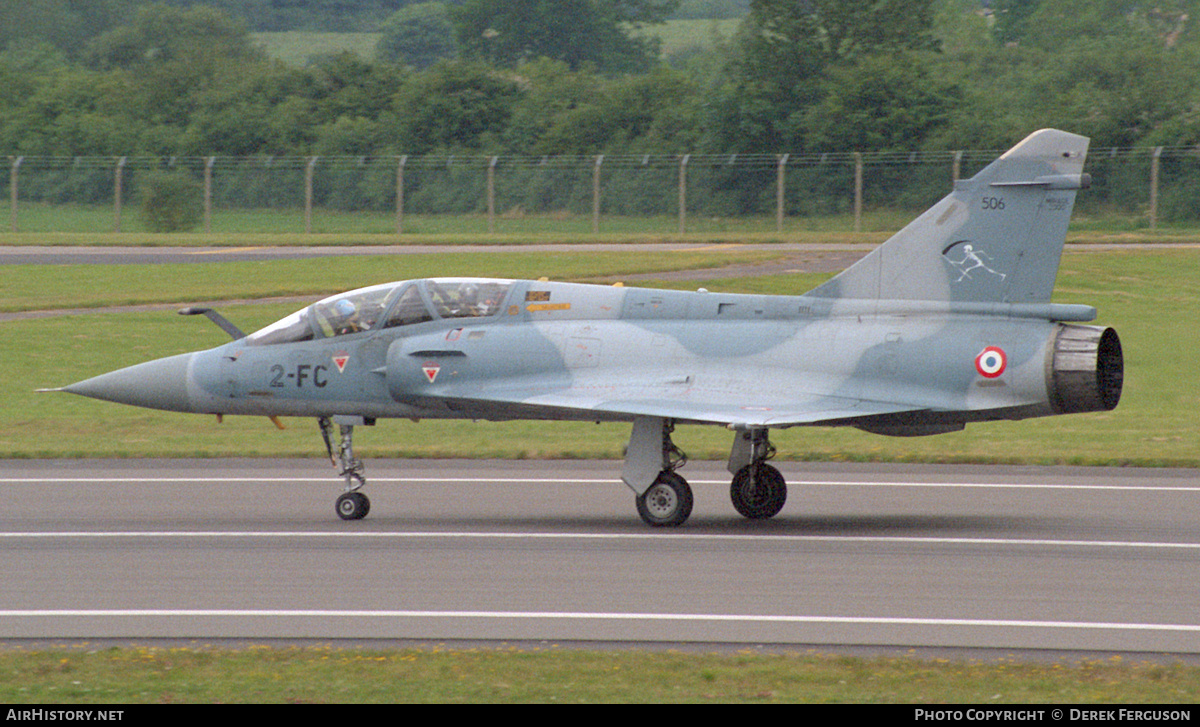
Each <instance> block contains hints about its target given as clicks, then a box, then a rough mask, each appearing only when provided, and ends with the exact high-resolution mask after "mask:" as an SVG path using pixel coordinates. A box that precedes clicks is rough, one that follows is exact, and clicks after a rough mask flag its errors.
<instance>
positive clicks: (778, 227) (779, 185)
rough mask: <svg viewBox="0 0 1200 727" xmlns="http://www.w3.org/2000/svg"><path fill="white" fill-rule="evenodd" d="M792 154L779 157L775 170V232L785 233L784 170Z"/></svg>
mask: <svg viewBox="0 0 1200 727" xmlns="http://www.w3.org/2000/svg"><path fill="white" fill-rule="evenodd" d="M789 156H791V154H784V155H783V156H781V157H779V165H778V166H777V167H776V169H775V231H776V232H783V205H784V199H783V177H784V168H785V167H786V166H787V162H788V157H789Z"/></svg>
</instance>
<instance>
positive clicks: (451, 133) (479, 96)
mask: <svg viewBox="0 0 1200 727" xmlns="http://www.w3.org/2000/svg"><path fill="white" fill-rule="evenodd" d="M730 2H732V0H726V2H725V3H723V4H722V3H718V4H717V5H718V6H719V7H721V8H724V9H729V8H730V7H734V8H744V19H743V21H742V24H741V26H740V29H739V31H738V32H737V34H736V35H735V36H734V37H732V38H728V39H719V40H716V41H713V42H711V43H708V44H707V45H706V46H705V47H704V48H703V49H693V50H692V51H690V52H689V53H686V54H680V55H679V56H677V57H672V58H663V57H662V56H661V54H660V53H659V51H658V49H657V47H656V45H655V44H654V43H653V42H652V41H651V40H648V38H649V36H648V35H646V34H645V33H643V32H641V29H643V28H645V27H652V26H654V25H657V24H659V23H661V22H663V21H664V20H666V19H667V18H668V17H671V16H672V13H676V12H679V10H680V7H681V5H680V2H679V0H453V2H449V3H414V2H408V1H406V0H371V1H370V2H361V3H348V2H344V0H343V1H340V2H339V1H338V0H308V1H302V0H288V1H286V2H285V1H284V0H238V1H237V2H233V1H232V0H228V1H226V0H209V3H208V4H199V3H193V2H182V1H180V2H172V3H163V2H156V3H147V2H142V1H140V0H26V1H25V2H22V3H5V4H3V5H2V6H0V154H6V155H11V156H17V155H26V156H36V155H41V156H103V155H151V156H176V155H179V156H240V155H323V156H324V155H356V156H357V155H388V154H411V155H420V154H434V153H444V154H455V153H483V154H519V155H583V154H587V155H595V154H604V153H623V154H637V153H646V154H673V153H679V154H682V153H710V154H715V153H728V154H735V153H737V154H752V153H772V154H775V153H811V152H822V151H831V152H841V151H854V150H859V151H922V150H947V149H1000V148H1006V147H1008V146H1009V145H1011V144H1012V143H1013V142H1015V141H1016V140H1018V139H1020V138H1021V137H1023V136H1025V135H1026V134H1027V133H1029V132H1030V131H1032V130H1034V129H1037V128H1041V127H1046V126H1056V127H1060V128H1063V129H1067V130H1070V131H1074V132H1078V133H1082V134H1086V135H1088V136H1091V137H1092V139H1093V145H1094V146H1096V147H1108V146H1113V147H1131V146H1145V145H1160V144H1171V145H1185V144H1196V143H1198V142H1200V114H1198V113H1197V110H1198V108H1200V82H1198V81H1197V79H1198V78H1200V74H1197V72H1196V71H1197V69H1200V54H1198V50H1200V39H1198V38H1200V35H1198V33H1197V30H1196V28H1195V23H1196V22H1197V19H1200V13H1198V12H1197V11H1198V10H1200V8H1197V7H1194V6H1196V5H1198V4H1200V0H1161V1H1159V2H1154V3H1149V2H1146V3H1139V2H1136V1H1133V2H1131V1H1130V0H990V1H984V0H864V1H863V2H856V3H847V2H842V1H840V0H805V1H804V2H797V1H796V0H747V1H746V2H743V3H742V4H741V5H740V6H739V5H737V4H736V3H734V4H733V5H730V4H729V3H730ZM692 7H696V5H695V4H693V5H692ZM301 11H303V12H301ZM289 13H290V14H289ZM322 17H324V18H333V19H335V20H330V21H329V22H331V23H334V24H335V25H337V24H340V26H338V27H347V28H352V29H361V28H363V27H370V28H375V29H379V30H380V31H381V32H382V33H383V40H382V41H381V47H380V53H379V54H378V57H376V58H362V57H358V56H355V55H350V54H342V55H336V56H332V57H328V58H324V59H321V60H320V61H318V62H316V63H314V64H312V65H309V66H307V67H304V68H296V67H289V66H286V65H283V64H281V63H279V62H276V61H272V60H271V59H269V58H267V57H266V56H265V54H264V52H263V51H262V50H261V49H260V48H259V47H258V45H257V44H256V43H255V41H254V38H253V35H252V32H251V30H252V28H253V29H263V28H267V29H270V28H275V27H312V24H313V23H314V22H315V20H316V19H318V18H322ZM301 19H304V22H303V23H302V22H301ZM335 21H336V22H335ZM305 23H307V24H305ZM389 28H391V30H389ZM388 43H390V44H391V46H390V47H389V46H387V44H388Z"/></svg>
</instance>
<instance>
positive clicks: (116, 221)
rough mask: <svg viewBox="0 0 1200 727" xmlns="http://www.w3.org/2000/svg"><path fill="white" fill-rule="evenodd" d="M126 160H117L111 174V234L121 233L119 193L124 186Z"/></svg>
mask: <svg viewBox="0 0 1200 727" xmlns="http://www.w3.org/2000/svg"><path fill="white" fill-rule="evenodd" d="M126 159H127V157H121V158H120V159H118V160H117V168H116V171H114V172H113V232H120V231H121V196H122V195H121V191H122V187H123V186H124V177H125V160H126Z"/></svg>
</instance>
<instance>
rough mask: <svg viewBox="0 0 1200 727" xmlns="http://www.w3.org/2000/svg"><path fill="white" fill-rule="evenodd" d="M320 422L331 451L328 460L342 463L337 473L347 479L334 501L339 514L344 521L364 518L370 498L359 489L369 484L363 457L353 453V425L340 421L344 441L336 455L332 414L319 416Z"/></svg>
mask: <svg viewBox="0 0 1200 727" xmlns="http://www.w3.org/2000/svg"><path fill="white" fill-rule="evenodd" d="M358 421H359V422H361V423H363V424H368V423H369V424H373V423H374V420H366V419H359V420H358ZM317 423H318V424H320V426H321V437H322V438H323V439H324V440H325V451H326V452H328V453H329V461H330V462H331V463H333V466H334V467H339V466H340V467H341V471H340V472H339V473H338V476H340V477H344V478H346V491H345V492H344V493H342V495H341V496H340V497H338V499H337V502H336V503H335V504H334V508H335V509H336V510H337V514H338V517H340V518H341V519H343V520H362V519H363V518H365V517H366V516H367V513H368V512H370V511H371V501H370V500H369V499H368V498H367V496H366V495H364V494H363V493H361V492H359V490H361V489H362V487H363V485H365V484H367V479H366V477H364V476H363V471H364V467H363V463H362V460H361V459H357V458H356V457H355V456H354V448H353V446H352V440H353V438H354V424H349V423H341V422H339V423H338V430H339V433H340V434H341V442H340V444H339V445H338V453H337V456H336V457H335V456H334V454H333V422H332V421H331V420H330V418H329V417H320V418H319V419H317Z"/></svg>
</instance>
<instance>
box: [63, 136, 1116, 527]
mask: <svg viewBox="0 0 1200 727" xmlns="http://www.w3.org/2000/svg"><path fill="white" fill-rule="evenodd" d="M1087 147H1088V139H1087V138H1085V137H1082V136H1077V135H1075V134H1070V133H1066V132H1062V131H1057V130H1053V129H1046V130H1042V131H1038V132H1036V133H1034V134H1031V135H1030V136H1029V137H1027V138H1026V139H1024V140H1023V141H1021V142H1020V143H1019V144H1017V145H1016V146H1015V147H1013V148H1012V149H1011V150H1009V151H1008V152H1006V153H1005V154H1003V155H1002V156H1000V157H999V158H998V159H997V160H995V161H994V162H992V163H991V164H990V165H988V166H987V167H986V168H984V169H983V170H982V171H980V172H979V173H978V174H976V175H975V176H974V177H973V178H971V179H968V180H965V181H959V182H957V183H956V184H955V186H954V189H953V191H952V192H951V193H950V194H949V195H947V196H946V197H945V198H944V199H942V200H941V201H939V202H938V203H937V204H935V205H934V206H933V207H932V208H930V209H929V210H928V211H927V212H925V213H924V214H922V215H921V216H920V217H918V218H917V219H916V220H914V221H913V222H912V223H910V224H909V225H907V226H906V227H904V228H903V229H902V230H900V231H899V232H898V233H896V234H895V235H894V236H892V237H891V238H890V239H889V240H887V241H886V242H885V243H883V244H882V245H881V246H880V247H878V248H877V249H875V250H874V251H873V252H871V253H870V254H868V255H867V256H866V257H864V258H863V259H862V260H860V261H859V262H857V263H855V264H854V265H852V266H851V267H849V268H847V269H846V270H845V271H843V272H842V273H841V274H839V275H837V276H835V277H833V278H832V279H830V280H829V281H827V282H826V283H824V284H822V285H820V286H818V287H817V288H815V289H814V290H811V291H809V292H807V293H805V294H803V295H795V296H768V295H735V294H725V293H710V292H705V291H704V290H700V291H696V292H690V291H687V292H685V291H671V290H651V289H642V288H634V287H621V286H603V285H585V284H572V283H560V282H546V281H532V280H492V279H478V278H453V277H447V278H435V279H425V280H405V281H401V282H395V283H388V284H385V285H374V286H371V287H366V288H361V289H358V290H352V291H350V292H347V293H341V294H338V295H334V296H331V297H328V298H325V299H324V300H320V301H318V302H316V303H313V304H312V305H310V306H307V307H305V308H303V309H302V310H298V311H296V312H295V313H293V314H291V315H289V316H287V317H286V318H283V319H282V320H280V321H277V322H275V323H273V324H271V325H269V326H267V327H265V328H263V329H261V330H258V331H255V332H253V333H251V334H249V335H246V334H244V333H243V332H242V331H241V330H239V329H238V328H237V327H236V326H234V325H233V324H231V323H230V322H229V321H227V320H226V319H225V318H223V317H222V316H221V315H220V314H218V313H216V312H215V311H213V310H211V309H196V308H189V309H184V310H182V311H180V313H185V314H197V313H199V314H204V315H207V316H208V317H209V318H211V319H212V320H213V321H215V322H216V323H217V324H218V325H220V326H221V327H222V329H224V330H225V331H226V332H227V333H229V334H230V336H231V337H232V338H233V340H232V341H231V342H229V343H226V344H224V345H222V346H218V347H216V348H213V349H209V350H205V351H196V352H192V353H183V354H180V355H177V356H171V357H168V358H163V359H159V360H156V361H150V362H148V363H143V364H139V365H136V366H131V367H128V368H124V369H120V370H117V371H113V372H110V373H107V374H103V375H100V376H97V377H94V378H90V379H87V380H85V381H81V382H78V383H75V384H71V385H69V386H66V387H63V388H61V389H57V390H58V391H67V392H70V393H73V394H80V395H83V396H88V397H93V398H96V399H104V400H108V401H114V402H119V403H122V404H130V405H134V406H142V407H150V408H154V409H165V410H169V411H178V412H194V413H202V414H210V415H211V414H215V415H217V417H218V418H220V417H222V416H224V415H233V414H242V415H265V416H269V417H278V416H292V417H315V418H316V420H317V421H318V422H319V428H320V431H321V433H322V435H323V437H324V441H325V449H326V452H327V453H328V454H329V457H330V460H331V461H332V462H333V464H334V466H335V467H336V468H338V469H339V471H340V475H339V476H340V477H342V478H344V482H345V492H344V493H343V494H342V495H341V496H340V497H338V499H337V503H336V512H337V514H338V515H339V516H340V517H341V518H343V519H345V520H356V519H359V518H362V517H364V516H366V514H367V511H368V510H369V508H370V501H369V500H368V499H367V496H366V495H365V494H363V492H362V490H363V486H364V485H365V484H366V479H365V476H364V469H363V463H362V462H361V461H360V460H359V459H357V458H356V457H355V456H354V452H353V446H352V438H353V432H354V428H355V427H356V426H360V425H372V424H374V423H375V422H376V420H378V419H380V418H384V417H400V418H405V419H411V420H414V421H417V420H421V419H478V420H512V419H539V420H582V421H596V422H611V421H616V422H627V423H630V424H631V425H632V428H631V435H630V438H629V444H628V448H627V453H626V455H625V461H624V465H623V468H622V471H621V479H622V480H623V481H624V482H625V484H626V485H628V486H629V487H630V488H631V489H632V490H633V493H634V499H635V503H636V507H637V512H638V514H639V515H640V516H641V518H642V519H643V520H644V521H645V522H646V523H648V524H650V525H653V526H677V525H680V524H682V523H683V522H684V521H686V520H687V519H688V516H689V514H690V513H691V510H692V502H693V499H692V491H691V488H690V487H689V486H688V483H687V481H686V480H685V479H684V478H683V477H682V476H681V475H680V474H679V470H680V467H681V466H682V465H683V464H684V463H685V462H686V459H687V458H686V456H685V455H684V454H683V452H681V451H680V450H679V448H678V447H676V446H675V444H674V443H673V442H672V439H671V435H672V432H673V431H674V428H675V427H676V426H678V425H681V424H695V425H705V424H707V425H716V426H721V427H725V428H726V429H728V430H729V431H730V432H731V435H732V440H733V443H732V447H731V451H730V455H729V462H728V469H729V472H730V473H731V474H732V475H733V478H732V484H731V486H730V497H731V499H732V501H733V506H734V508H735V509H736V510H737V511H738V512H739V513H740V514H741V515H743V516H744V517H746V518H751V519H761V518H769V517H772V516H773V515H775V514H777V513H778V512H779V511H780V509H781V508H782V507H783V506H784V502H785V500H786V498H787V486H786V484H785V482H784V478H783V476H782V475H781V474H780V473H779V470H778V469H776V468H775V467H773V466H772V465H771V464H769V463H768V460H770V459H771V457H772V455H773V454H774V453H775V448H774V446H773V445H772V444H771V442H770V439H769V434H770V432H771V430H773V429H783V428H786V427H796V426H813V425H821V426H840V427H857V428H858V429H862V430H865V431H867V432H873V433H877V434H882V435H891V436H902V437H904V436H923V435H933V434H939V433H944V432H953V431H957V430H961V429H963V428H964V427H965V426H966V425H967V424H973V423H976V422H986V421H993V420H1003V419H1010V420H1011V419H1026V418H1029V417H1041V416H1050V415H1056V414H1070V413H1076V412H1089V411H1105V410H1111V409H1113V408H1114V407H1116V406H1117V402H1118V400H1119V399H1120V396H1121V388H1122V382H1123V375H1124V374H1123V371H1124V367H1123V359H1122V352H1121V343H1120V340H1119V338H1118V337H1117V334H1116V332H1115V331H1114V330H1113V329H1111V328H1107V327H1100V326H1093V325H1083V324H1084V323H1087V322H1090V321H1093V320H1094V319H1095V317H1096V310H1095V309H1094V308H1092V307H1090V306H1086V305H1072V304H1060V303H1051V302H1050V296H1051V292H1052V290H1053V287H1054V280H1055V277H1056V275H1057V271H1058V265H1059V259H1060V257H1061V254H1062V249H1063V243H1064V240H1065V236H1066V230H1067V224H1068V222H1069V220H1070V216H1071V210H1072V207H1073V206H1074V202H1075V194H1076V191H1077V190H1080V189H1084V188H1086V187H1087V186H1088V185H1089V183H1090V181H1091V180H1090V176H1089V175H1088V174H1086V173H1084V172H1083V166H1084V159H1085V156H1086V154H1087ZM335 426H336V427H337V430H336V431H335Z"/></svg>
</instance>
